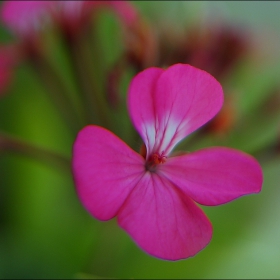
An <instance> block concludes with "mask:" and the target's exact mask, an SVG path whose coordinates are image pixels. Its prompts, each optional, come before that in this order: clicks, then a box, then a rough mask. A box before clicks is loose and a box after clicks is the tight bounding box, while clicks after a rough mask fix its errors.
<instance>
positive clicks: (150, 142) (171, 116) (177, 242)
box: [73, 64, 262, 260]
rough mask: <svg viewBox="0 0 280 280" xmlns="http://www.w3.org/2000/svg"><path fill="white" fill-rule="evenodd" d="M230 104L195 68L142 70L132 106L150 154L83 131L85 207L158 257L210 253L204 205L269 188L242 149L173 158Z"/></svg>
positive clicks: (77, 170) (79, 177)
mask: <svg viewBox="0 0 280 280" xmlns="http://www.w3.org/2000/svg"><path fill="white" fill-rule="evenodd" d="M222 103H223V91H222V88H221V85H220V84H219V83H218V82H217V81H216V80H215V78H213V77H212V76H211V75H210V74H208V73H206V72H205V71H203V70H199V69H197V68H194V67H192V66H190V65H183V64H176V65H173V66H171V67H169V68H168V69H167V70H163V69H160V68H154V67H153V68H149V69H146V70H144V71H143V72H140V73H139V74H138V75H137V76H136V77H134V79H133V80H132V82H131V84H130V88H129V95H128V109H129V113H130V116H131V119H132V121H133V124H134V126H135V128H136V129H137V131H138V132H139V134H140V135H141V137H142V139H143V141H144V143H145V146H146V151H142V153H140V154H138V153H136V152H135V151H133V150H132V149H131V148H130V147H128V146H127V145H126V144H125V143H124V142H123V141H122V140H120V139H119V138H118V137H117V136H115V135H114V134H112V133H111V132H110V131H108V130H106V129H104V128H102V127H98V126H94V125H89V126H87V127H85V128H84V129H82V130H81V131H80V132H79V134H78V136H77V139H76V141H75V143H74V147H73V174H74V180H75V184H76V188H77V193H78V196H79V198H80V200H81V202H82V204H83V205H84V206H85V208H86V209H87V210H88V211H89V213H91V215H93V216H94V217H95V218H97V219H99V220H109V219H112V218H113V217H115V216H117V219H118V223H119V225H120V226H121V227H122V228H123V229H124V230H126V231H127V232H128V233H129V234H130V235H131V236H132V238H133V239H134V240H135V241H136V243H137V244H138V245H139V246H140V247H141V248H142V249H143V250H145V251H146V252H147V253H149V254H151V255H153V256H156V257H159V258H163V259H167V260H178V259H183V258H187V257H191V256H193V255H195V254H196V253H197V252H199V251H200V250H202V249H203V248H204V247H205V246H206V245H207V244H208V243H209V242H210V240H211V237H212V225H211V223H210V221H209V220H208V218H207V217H206V216H205V214H204V213H203V211H202V210H201V209H200V208H199V207H198V206H197V205H196V203H200V204H202V205H219V204H223V203H227V202H229V201H231V200H233V199H236V198H238V197H240V196H242V195H246V194H250V193H258V192H259V191H260V190H261V186H262V170H261V167H260V165H259V164H258V162H257V161H256V160H255V159H254V158H253V157H251V156H250V155H247V154H245V153H243V152H241V151H238V150H234V149H231V148H226V147H212V148H205V149H201V150H198V151H195V152H191V153H185V154H180V155H178V154H177V155H176V154H174V155H172V154H171V151H172V149H173V148H174V147H175V145H176V144H177V143H178V142H179V141H180V140H182V139H183V138H185V137H186V136H187V135H189V134H190V133H191V132H193V131H194V130H196V129H198V128H199V127H201V126H202V125H203V124H205V123H206V122H207V121H209V120H210V119H211V118H212V117H213V116H214V115H216V114H217V112H218V111H219V110H220V108H221V106H222Z"/></svg>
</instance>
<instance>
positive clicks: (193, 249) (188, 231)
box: [118, 172, 212, 260]
mask: <svg viewBox="0 0 280 280" xmlns="http://www.w3.org/2000/svg"><path fill="white" fill-rule="evenodd" d="M118 223H119V225H120V226H121V227H122V228H123V229H124V230H126V231H127V232H128V233H129V234H130V235H131V236H132V238H133V239H134V240H135V241H136V243H137V244H138V245H139V246H140V247H141V248H142V249H143V250H145V251H146V252H147V253H149V254H151V255H153V256H155V257H158V258H162V259H166V260H179V259H184V258H188V257H191V256H193V255H195V254H196V253H198V252H199V251H200V250H202V249H203V248H204V247H205V246H206V245H207V244H208V243H209V242H210V240H211V237H212V225H211V223H210V222H209V220H208V218H207V217H206V216H205V214H204V213H203V211H202V210H201V209H200V208H199V207H198V206H197V205H196V204H195V203H194V202H193V201H192V200H191V199H189V198H188V197H186V196H184V194H182V193H180V192H179V191H177V190H176V188H175V187H174V186H173V185H172V184H171V183H170V182H168V180H165V179H163V178H161V177H160V176H158V175H157V174H156V173H149V172H147V173H146V174H145V175H144V176H143V178H142V179H141V181H139V183H138V185H137V186H136V187H135V189H134V190H133V191H132V192H131V194H130V196H129V199H128V200H127V201H126V202H125V204H124V205H123V207H122V208H121V210H120V211H119V214H118Z"/></svg>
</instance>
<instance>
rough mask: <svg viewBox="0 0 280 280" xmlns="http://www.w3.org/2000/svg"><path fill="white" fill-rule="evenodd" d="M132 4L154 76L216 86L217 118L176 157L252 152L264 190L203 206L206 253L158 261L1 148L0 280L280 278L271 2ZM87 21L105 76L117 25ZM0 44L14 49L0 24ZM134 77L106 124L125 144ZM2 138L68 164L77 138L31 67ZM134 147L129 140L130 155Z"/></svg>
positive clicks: (6, 103) (278, 63)
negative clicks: (184, 76) (218, 149)
mask: <svg viewBox="0 0 280 280" xmlns="http://www.w3.org/2000/svg"><path fill="white" fill-rule="evenodd" d="M132 4H133V5H134V6H135V7H136V8H137V9H138V11H139V13H140V14H141V16H142V17H143V18H144V19H145V22H146V23H147V25H148V26H149V28H150V29H151V30H153V33H152V34H153V36H155V38H157V40H159V41H160V44H161V50H162V53H161V54H158V55H159V56H160V55H161V56H162V57H161V58H159V60H160V61H161V62H160V63H161V66H162V67H163V66H167V65H168V64H170V63H176V62H180V61H181V62H184V63H192V64H196V66H200V67H201V68H203V67H204V68H206V69H208V70H209V72H210V73H211V71H212V73H213V75H214V76H216V78H217V79H218V80H219V81H220V82H221V83H222V85H223V87H224V91H225V96H226V103H225V110H224V111H223V113H222V114H221V115H220V117H219V118H217V119H216V121H214V122H212V123H211V124H210V125H208V126H206V127H203V128H201V129H200V130H199V131H198V132H196V133H194V135H192V136H190V137H189V138H188V139H187V140H186V141H184V142H182V143H181V144H180V145H179V147H178V149H181V150H195V149H198V148H201V147H207V146H213V145H215V146H217V145H223V146H229V147H234V148H237V149H240V150H243V151H245V152H247V153H250V154H252V155H253V156H255V157H256V158H257V159H258V161H259V162H260V164H261V165H262V167H263V172H264V184H263V189H262V191H261V193H260V194H257V195H251V196H245V197H242V198H240V199H238V200H236V201H233V202H231V203H229V204H226V205H222V206H217V207H203V209H204V211H205V212H206V214H207V215H208V217H209V218H210V220H211V221H212V224H213V228H214V235H213V239H212V241H211V243H210V244H209V245H208V246H207V247H206V248H205V249H204V250H203V251H201V252H199V253H198V254H197V255H196V256H194V257H193V258H190V259H186V260H181V261H177V262H168V261H163V260H160V259H156V258H153V257H151V256H149V255H147V254H146V253H145V252H143V251H142V250H141V249H139V248H138V247H137V246H136V245H135V243H134V242H133V241H132V240H131V239H130V237H129V236H128V235H127V234H126V233H125V232H124V231H122V230H121V229H120V228H119V227H118V226H117V223H116V221H115V220H111V221H109V222H99V221H97V220H95V219H93V218H92V217H91V216H90V215H89V214H88V213H87V212H86V211H85V210H84V208H83V207H82V205H81V204H80V202H79V200H78V198H77V196H76V194H75V188H74V184H73V181H72V176H71V172H69V170H66V169H65V168H61V166H60V165H56V163H55V162H52V161H51V160H50V161H47V160H43V161H41V160H40V159H36V158H34V157H33V158H32V157H25V156H23V155H21V154H19V153H16V152H12V151H6V150H5V148H3V147H0V149H1V150H0V278H21V279H22V278H76V279H77V278H99V277H103V278H120V279H123V278H129V279H137V278H161V279H163V278H169V279H174V278H223V279H225V278H243V279H244V278H266V279H268V278H280V222H279V221H280V220H279V216H280V203H279V200H280V51H279V50H280V36H279V35H280V20H279V11H280V2H276V1H275V2H274V1H227V2H223V1H205V2H204V1H195V2H192V1H187V2H184V1H178V2H177V1H162V2H161V1H132ZM1 5H2V2H0V9H1ZM97 22H98V25H97V36H99V37H98V40H97V41H98V42H100V46H99V47H100V48H101V49H102V51H103V54H104V56H103V57H102V59H104V63H103V64H104V65H105V66H104V67H105V68H106V69H114V68H113V66H114V65H115V64H116V62H117V61H118V58H119V57H120V56H121V54H122V52H123V41H122V36H121V34H120V31H119V26H118V25H117V24H116V21H115V18H114V15H112V14H111V13H106V12H104V13H102V15H101V16H100V18H99V19H98V21H97ZM147 32H148V31H147ZM0 38H1V40H0V41H1V43H9V42H12V41H13V36H12V35H11V34H10V32H9V30H7V29H6V27H5V26H4V25H3V24H2V25H1V26H0ZM56 44H57V41H56V39H54V38H53V37H51V36H50V38H49V49H51V50H52V52H51V53H52V55H53V60H54V61H56V63H57V65H58V66H57V67H58V70H59V71H60V73H61V75H62V78H63V79H65V81H67V83H68V86H69V87H71V75H70V74H69V72H70V70H69V68H70V66H69V63H67V60H66V59H65V57H64V55H63V51H61V49H59V47H58V46H57V45H56ZM177 47H178V49H177ZM93 51H96V50H93ZM202 58H204V59H202ZM217 62H219V63H220V64H217ZM151 63H152V62H151ZM148 64H149V63H147V65H148ZM145 65H146V64H145ZM145 65H144V66H142V67H145ZM213 65H214V66H213ZM207 67H208V68H207ZM135 69H136V68H134V70H131V69H125V73H124V75H123V78H122V82H121V83H120V85H119V87H120V89H119V90H120V93H121V101H122V105H120V107H119V109H118V111H116V113H115V115H114V116H115V123H116V126H115V127H116V129H115V131H114V132H115V133H117V134H118V135H119V136H120V137H122V138H123V139H125V140H126V139H128V140H129V139H131V136H130V135H129V133H130V131H131V129H132V128H131V125H130V123H129V119H128V116H127V111H126V105H125V95H126V90H127V86H128V83H129V80H130V78H131V77H132V76H133V74H134V73H135V71H136V70H135ZM67 75H68V76H67ZM0 130H1V131H3V132H7V133H10V134H11V135H14V136H16V137H19V138H20V139H23V140H25V141H26V142H29V143H32V144H34V145H36V146H38V147H41V148H44V149H47V150H51V151H54V152H56V153H59V154H61V155H63V156H65V157H66V158H70V157H71V149H72V144H73V141H74V138H75V135H73V134H72V133H70V132H69V130H68V129H67V127H66V126H65V124H64V123H63V121H62V119H61V118H60V115H59V113H58V112H57V111H56V109H55V107H54V106H53V104H52V103H51V101H50V100H49V99H48V95H47V93H46V88H45V87H44V85H43V84H42V83H41V82H40V80H38V79H37V76H36V75H35V73H34V71H33V70H32V69H31V68H30V65H26V64H24V63H23V64H21V65H20V66H19V67H18V68H17V70H16V72H15V75H14V77H13V80H12V83H11V84H10V86H9V89H8V90H7V92H6V93H5V95H3V96H2V97H1V100H0ZM137 141H138V140H135V143H134V142H133V141H131V142H132V145H133V144H135V147H136V148H137V145H138V144H139V142H137ZM135 147H134V148H135Z"/></svg>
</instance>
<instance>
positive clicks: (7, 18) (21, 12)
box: [1, 1, 56, 37]
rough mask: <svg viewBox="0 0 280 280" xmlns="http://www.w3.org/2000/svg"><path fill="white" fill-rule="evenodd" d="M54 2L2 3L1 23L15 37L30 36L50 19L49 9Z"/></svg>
mask: <svg viewBox="0 0 280 280" xmlns="http://www.w3.org/2000/svg"><path fill="white" fill-rule="evenodd" d="M55 2H56V1H4V2H3V4H2V7H1V20H2V22H3V23H4V24H5V25H6V26H7V27H8V28H9V30H11V31H12V32H14V33H15V34H16V35H17V36H20V37H25V36H32V35H33V33H34V32H36V31H39V30H41V29H42V28H43V27H44V25H45V24H46V23H47V22H48V21H49V19H50V9H51V8H52V5H53V3H55Z"/></svg>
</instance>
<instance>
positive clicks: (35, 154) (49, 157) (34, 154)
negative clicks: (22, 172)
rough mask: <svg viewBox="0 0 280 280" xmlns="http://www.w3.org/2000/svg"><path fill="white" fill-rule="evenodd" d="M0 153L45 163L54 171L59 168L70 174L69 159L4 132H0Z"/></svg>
mask: <svg viewBox="0 0 280 280" xmlns="http://www.w3.org/2000/svg"><path fill="white" fill-rule="evenodd" d="M0 152H13V153H16V154H19V155H23V156H26V157H29V158H31V159H35V160H38V161H41V162H43V163H46V164H48V165H50V166H52V167H53V168H55V169H56V170H57V168H59V169H61V170H63V171H66V172H69V171H70V172H71V161H70V158H68V157H66V156H63V155H61V154H59V153H56V152H54V151H50V150H47V149H44V148H41V147H38V146H35V145H33V144H31V143H28V142H26V141H24V140H21V139H18V138H16V137H14V136H11V135H9V134H7V133H4V132H0Z"/></svg>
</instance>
